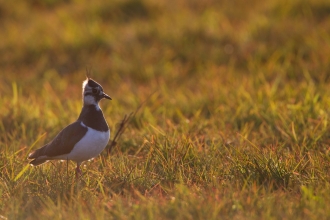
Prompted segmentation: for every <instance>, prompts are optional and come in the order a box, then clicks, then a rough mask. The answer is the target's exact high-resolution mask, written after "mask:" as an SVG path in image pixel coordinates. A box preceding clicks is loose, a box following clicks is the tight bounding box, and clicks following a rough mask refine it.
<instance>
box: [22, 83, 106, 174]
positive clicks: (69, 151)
mask: <svg viewBox="0 0 330 220" xmlns="http://www.w3.org/2000/svg"><path fill="white" fill-rule="evenodd" d="M82 97H83V107H82V110H81V112H80V115H79V117H78V119H77V120H76V121H75V122H73V123H72V124H70V125H68V126H67V127H65V128H64V129H63V130H61V131H60V132H59V133H58V134H57V135H56V136H55V138H54V139H53V140H52V141H50V142H49V143H48V144H46V145H44V146H43V147H41V148H39V149H37V150H35V151H33V152H31V153H30V154H29V156H28V159H29V160H32V161H30V162H29V164H30V165H32V166H38V165H41V164H43V163H45V162H48V161H50V160H71V161H74V162H76V163H77V167H76V169H75V171H76V178H79V176H80V175H81V169H80V165H81V163H82V162H84V161H86V160H90V159H92V158H94V157H96V156H98V155H99V154H100V153H101V152H102V151H103V150H104V148H105V147H106V146H107V144H108V142H109V139H110V129H109V126H108V124H107V122H106V120H105V118H104V115H103V112H102V110H101V108H100V106H99V102H100V101H101V100H102V99H108V100H112V98H111V97H110V96H109V95H107V94H106V93H104V92H103V88H102V86H101V85H100V84H99V83H97V82H96V81H94V80H93V79H91V78H89V77H87V79H86V80H85V81H83V84H82Z"/></svg>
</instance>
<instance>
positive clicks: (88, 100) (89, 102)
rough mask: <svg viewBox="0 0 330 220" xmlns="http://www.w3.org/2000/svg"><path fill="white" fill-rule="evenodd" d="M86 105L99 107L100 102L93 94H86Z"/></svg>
mask: <svg viewBox="0 0 330 220" xmlns="http://www.w3.org/2000/svg"><path fill="white" fill-rule="evenodd" d="M84 105H96V106H97V108H99V107H98V106H99V104H98V103H97V102H96V101H95V98H94V97H93V96H91V95H85V96H84Z"/></svg>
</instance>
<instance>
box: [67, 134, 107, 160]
mask: <svg viewBox="0 0 330 220" xmlns="http://www.w3.org/2000/svg"><path fill="white" fill-rule="evenodd" d="M109 138H110V129H109V130H108V131H103V132H101V131H97V130H94V129H92V128H88V131H87V133H86V134H85V136H84V137H83V138H82V139H81V140H80V141H79V142H78V143H76V145H75V146H74V148H73V149H72V151H71V152H70V153H69V154H67V155H65V159H68V160H73V161H76V162H82V161H85V160H89V159H92V158H94V157H96V156H98V155H99V154H100V153H101V152H102V151H103V150H104V148H105V147H106V146H107V144H108V142H109Z"/></svg>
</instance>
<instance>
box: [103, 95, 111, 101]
mask: <svg viewBox="0 0 330 220" xmlns="http://www.w3.org/2000/svg"><path fill="white" fill-rule="evenodd" d="M103 98H106V99H110V100H112V98H111V97H110V96H108V95H107V94H105V93H103Z"/></svg>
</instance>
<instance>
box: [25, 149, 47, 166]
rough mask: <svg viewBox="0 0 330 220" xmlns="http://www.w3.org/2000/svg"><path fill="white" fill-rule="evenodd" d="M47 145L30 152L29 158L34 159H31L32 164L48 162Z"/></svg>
mask: <svg viewBox="0 0 330 220" xmlns="http://www.w3.org/2000/svg"><path fill="white" fill-rule="evenodd" d="M45 147H46V146H44V147H42V148H40V149H38V150H35V151H33V152H31V153H30V154H29V156H28V159H33V160H32V161H30V164H31V165H32V166H38V165H40V164H43V163H45V162H47V156H46V155H45Z"/></svg>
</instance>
